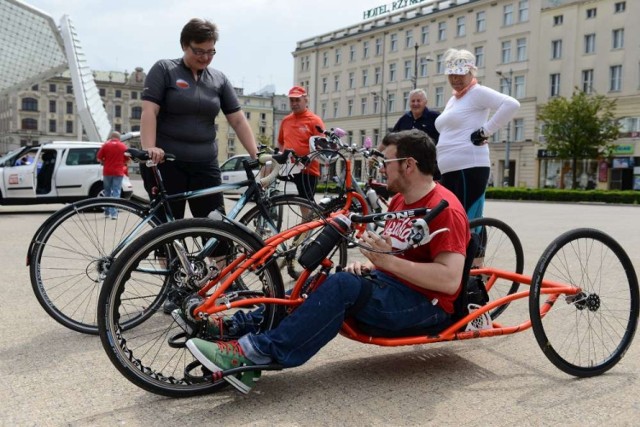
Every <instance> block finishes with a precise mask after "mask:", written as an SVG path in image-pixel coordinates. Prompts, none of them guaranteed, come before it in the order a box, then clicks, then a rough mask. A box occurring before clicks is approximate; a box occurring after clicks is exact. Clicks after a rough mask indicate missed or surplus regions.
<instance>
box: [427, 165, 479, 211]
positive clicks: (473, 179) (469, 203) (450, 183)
mask: <svg viewBox="0 0 640 427" xmlns="http://www.w3.org/2000/svg"><path fill="white" fill-rule="evenodd" d="M490 172H491V168H488V167H477V168H469V169H462V170H459V171H453V172H447V173H443V174H442V178H440V184H442V185H444V186H445V187H446V188H447V189H449V191H451V192H452V193H453V194H455V195H456V197H457V198H458V200H460V203H462V206H463V207H464V210H465V211H466V212H467V217H468V218H469V219H470V220H471V219H475V218H482V211H483V210H484V193H485V190H486V189H487V183H488V182H489V173H490Z"/></svg>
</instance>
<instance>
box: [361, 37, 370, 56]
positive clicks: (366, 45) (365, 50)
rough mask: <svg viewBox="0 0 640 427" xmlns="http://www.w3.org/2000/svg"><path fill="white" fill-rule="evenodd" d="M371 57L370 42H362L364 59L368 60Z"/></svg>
mask: <svg viewBox="0 0 640 427" xmlns="http://www.w3.org/2000/svg"><path fill="white" fill-rule="evenodd" d="M368 57H369V41H368V40H367V41H363V42H362V59H367V58H368Z"/></svg>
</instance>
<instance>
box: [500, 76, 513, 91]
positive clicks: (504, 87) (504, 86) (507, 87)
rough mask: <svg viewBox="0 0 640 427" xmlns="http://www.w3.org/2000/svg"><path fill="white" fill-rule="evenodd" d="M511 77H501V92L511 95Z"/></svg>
mask: <svg viewBox="0 0 640 427" xmlns="http://www.w3.org/2000/svg"><path fill="white" fill-rule="evenodd" d="M510 92H511V79H510V78H506V77H501V78H500V93H504V94H506V95H511V93H510Z"/></svg>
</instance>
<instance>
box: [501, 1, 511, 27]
mask: <svg viewBox="0 0 640 427" xmlns="http://www.w3.org/2000/svg"><path fill="white" fill-rule="evenodd" d="M502 25H504V26H505V27H506V26H508V25H513V5H512V4H506V5H504V7H503V8H502Z"/></svg>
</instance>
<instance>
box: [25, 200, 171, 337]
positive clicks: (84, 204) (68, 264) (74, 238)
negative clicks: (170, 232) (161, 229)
mask: <svg viewBox="0 0 640 427" xmlns="http://www.w3.org/2000/svg"><path fill="white" fill-rule="evenodd" d="M106 208H113V209H116V210H117V212H118V218H117V220H112V219H110V218H109V217H105V209H106ZM146 216H147V210H146V208H145V207H144V206H142V205H139V204H137V203H134V202H131V201H128V200H122V199H110V198H103V197H100V198H95V199H88V200H83V201H81V202H78V203H74V204H71V205H69V206H66V207H64V208H62V209H61V210H59V211H58V212H56V213H55V214H54V215H53V216H52V217H51V218H50V219H48V220H47V223H46V224H45V226H44V227H43V228H42V229H41V230H39V231H38V233H37V235H36V236H35V237H34V243H33V246H32V250H31V253H30V254H29V259H30V265H29V273H30V277H31V286H32V288H33V292H34V293H35V295H36V298H37V299H38V302H39V303H40V305H41V306H42V308H44V310H45V311H46V312H47V313H48V314H49V315H50V316H51V317H52V318H53V319H55V320H56V321H57V322H58V323H60V324H62V325H63V326H66V327H67V328H69V329H72V330H74V331H77V332H82V333H85V334H93V335H97V334H98V323H97V315H96V307H97V301H98V295H99V293H100V287H101V285H102V281H103V280H104V276H105V275H106V273H107V271H108V270H109V268H110V266H111V264H112V263H113V260H114V258H115V256H116V255H117V254H115V253H114V250H115V249H116V248H117V247H118V245H120V244H121V242H122V241H123V240H124V239H126V238H127V237H128V236H129V235H130V234H131V233H132V232H133V230H134V229H135V227H137V226H138V225H139V224H140V223H141V222H142V220H143V219H144V218H146ZM158 223H159V221H157V220H155V219H153V220H151V221H150V222H149V223H148V224H146V225H144V226H143V227H142V228H141V229H140V230H138V233H143V232H144V231H146V230H149V229H151V228H153V227H155V226H156V225H158Z"/></svg>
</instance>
